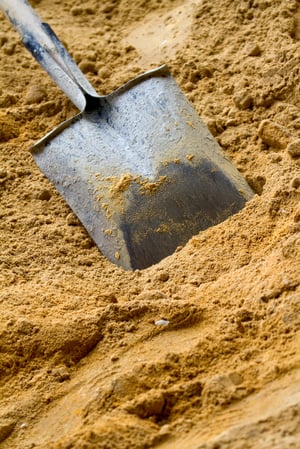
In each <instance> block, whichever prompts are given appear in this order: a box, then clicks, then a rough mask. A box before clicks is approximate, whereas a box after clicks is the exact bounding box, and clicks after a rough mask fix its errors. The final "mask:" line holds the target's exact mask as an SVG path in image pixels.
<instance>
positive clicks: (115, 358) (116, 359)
mask: <svg viewBox="0 0 300 449" xmlns="http://www.w3.org/2000/svg"><path fill="white" fill-rule="evenodd" d="M110 360H111V361H112V362H117V361H118V360H119V357H118V356H117V355H115V354H113V355H112V356H111V358H110Z"/></svg>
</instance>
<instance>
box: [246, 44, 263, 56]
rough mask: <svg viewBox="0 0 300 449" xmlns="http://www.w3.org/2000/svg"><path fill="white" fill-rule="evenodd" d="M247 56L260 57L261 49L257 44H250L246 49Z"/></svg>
mask: <svg viewBox="0 0 300 449" xmlns="http://www.w3.org/2000/svg"><path fill="white" fill-rule="evenodd" d="M245 54H246V55H247V56H260V55H261V49H260V47H259V45H258V44H256V43H249V44H247V45H246V47H245Z"/></svg>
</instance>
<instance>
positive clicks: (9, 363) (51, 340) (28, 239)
mask: <svg viewBox="0 0 300 449" xmlns="http://www.w3.org/2000/svg"><path fill="white" fill-rule="evenodd" d="M32 5H33V6H34V7H35V8H36V9H37V11H38V13H39V14H40V15H41V16H42V17H43V19H44V20H45V21H47V22H49V23H50V24H51V26H52V27H53V28H54V30H55V31H56V33H57V34H58V36H59V37H60V38H61V39H62V41H63V42H64V43H65V44H66V46H67V47H68V50H69V51H70V53H71V54H72V56H73V57H74V59H75V60H76V62H77V64H78V65H79V67H80V68H81V69H82V71H83V72H84V73H85V75H86V76H87V78H88V79H89V80H90V82H91V83H92V84H93V86H94V87H95V88H96V89H97V91H98V92H99V93H101V94H102V93H108V92H110V91H112V90H113V89H114V88H116V87H118V86H120V85H122V84H123V83H124V82H126V81H127V80H128V79H130V78H132V77H134V76H135V75H137V74H138V73H142V72H143V71H145V70H147V69H150V68H153V67H156V66H157V65H159V64H161V63H167V64H168V66H169V67H170V70H171V72H172V74H173V76H174V77H175V79H176V80H177V82H178V84H179V85H180V87H181V89H182V90H183V92H184V93H185V94H186V95H187V97H188V98H189V100H190V101H191V102H192V103H193V105H194V107H195V109H196V110H197V112H198V113H199V114H200V116H201V117H202V118H203V120H204V121H205V123H206V125H207V126H208V127H209V129H210V130H211V132H212V134H213V135H214V136H215V138H216V139H217V141H218V142H219V144H220V145H221V147H222V149H223V150H224V152H225V153H226V155H227V156H228V157H229V158H230V159H231V161H232V163H233V164H234V165H235V166H236V167H237V168H238V169H239V171H240V172H241V173H242V174H243V175H244V177H245V178H246V179H247V181H248V183H249V184H250V186H251V187H252V188H253V190H254V191H255V196H254V197H253V199H251V200H250V201H249V202H248V203H247V205H246V207H245V208H244V209H243V210H242V211H240V212H239V213H238V214H236V215H234V216H232V217H230V218H229V219H227V220H226V221H224V222H223V223H221V224H219V225H217V226H215V227H212V228H210V229H208V230H206V231H204V232H201V233H200V234H199V235H196V236H194V237H193V238H192V239H191V240H190V241H189V242H188V244H187V245H186V246H184V247H183V248H178V250H177V251H176V252H175V253H174V254H173V255H172V256H170V257H168V258H167V259H165V260H163V261H161V262H160V263H159V264H157V265H155V266H152V267H150V268H148V269H145V270H141V271H134V272H125V271H123V270H122V269H121V268H117V267H116V266H115V265H114V264H112V263H110V262H108V261H107V260H106V258H105V257H103V256H102V255H101V253H100V252H99V250H98V249H97V247H96V246H95V245H94V244H93V242H92V241H91V239H90V238H89V236H88V235H87V233H86V231H85V229H84V228H83V227H82V226H81V224H80V223H79V222H78V220H77V219H76V217H75V215H74V214H73V213H72V212H71V211H70V209H69V207H68V206H67V205H66V203H65V202H64V200H63V199H62V198H61V197H60V196H59V194H58V193H57V191H56V190H55V189H54V187H52V186H51V184H50V183H49V182H48V180H47V179H46V178H45V177H44V176H43V175H42V173H41V172H40V171H39V169H38V168H37V166H36V165H35V162H34V160H33V158H32V156H31V154H30V153H29V151H28V148H29V147H30V145H31V144H33V143H34V142H36V141H37V140H38V139H39V138H41V137H43V136H44V135H45V134H46V133H47V132H48V131H50V130H51V129H52V128H53V127H54V126H55V125H57V124H59V123H60V122H62V121H63V120H64V119H66V118H68V117H71V116H72V115H74V114H75V113H76V109H75V108H74V106H73V105H72V104H71V102H70V101H69V100H68V99H67V98H66V96H65V95H64V94H63V93H62V92H61V91H60V90H59V89H58V88H57V87H56V86H55V84H54V83H53V82H52V81H51V80H50V79H49V77H48V76H47V75H46V74H45V73H44V72H43V70H42V69H41V68H40V67H39V66H38V64H37V63H36V62H35V61H34V59H33V58H32V56H31V55H30V54H29V53H28V52H27V51H26V49H25V48H24V47H23V45H22V43H21V41H20V38H19V35H18V34H17V33H16V32H15V31H14V30H13V29H12V27H11V25H10V24H9V23H8V21H7V20H6V19H5V18H4V17H3V16H2V15H1V17H0V62H1V63H0V197H1V202H0V242H1V253H0V283H1V289H0V379H1V380H0V446H1V448H3V449H17V448H18V449H32V448H40V449H46V448H47V449H54V448H55V449H71V448H74V449H83V448H84V449H92V448H99V449H104V448H105V449H125V448H128V449H129V448H130V449H146V448H152V447H158V448H161V449H213V448H214V449H217V448H222V449H240V448H253V447H259V448H260V449H271V448H272V449H275V448H276V449H286V448H299V447H300V446H299V445H300V393H299V392H300V350H299V345H300V332H299V331H300V318H299V316H300V315H299V314H300V288H299V283H300V109H299V104H300V74H299V64H300V2H299V0H298V1H297V0H248V1H245V0H215V1H209V0H202V1H201V0H194V1H193V0H186V1H183V0H181V1H177V0H163V1H162V0H146V1H145V0H135V1H133V0H102V1H101V2H100V1H96V0H87V1H84V2H83V1H80V0H72V1H71V0H39V1H37V0H34V1H33V0H32ZM159 320H165V321H164V322H161V321H159ZM157 321H159V322H160V323H164V324H165V325H157V324H155V323H156V322H157Z"/></svg>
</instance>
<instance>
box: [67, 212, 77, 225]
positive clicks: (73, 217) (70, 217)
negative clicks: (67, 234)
mask: <svg viewBox="0 0 300 449" xmlns="http://www.w3.org/2000/svg"><path fill="white" fill-rule="evenodd" d="M66 221H67V225H69V226H78V225H79V224H80V223H79V220H78V218H77V217H76V215H75V214H73V212H70V213H69V214H68V215H67V218H66Z"/></svg>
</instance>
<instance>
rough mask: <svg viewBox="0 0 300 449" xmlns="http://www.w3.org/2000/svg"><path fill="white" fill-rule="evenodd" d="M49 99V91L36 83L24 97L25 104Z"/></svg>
mask: <svg viewBox="0 0 300 449" xmlns="http://www.w3.org/2000/svg"><path fill="white" fill-rule="evenodd" d="M45 99H47V92H46V91H45V89H43V88H42V87H40V86H38V85H35V86H31V87H30V88H29V89H28V91H27V93H26V95H25V98H24V103H25V104H38V103H41V101H43V100H45Z"/></svg>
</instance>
